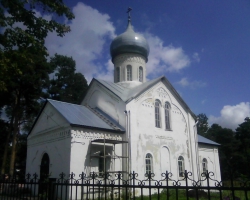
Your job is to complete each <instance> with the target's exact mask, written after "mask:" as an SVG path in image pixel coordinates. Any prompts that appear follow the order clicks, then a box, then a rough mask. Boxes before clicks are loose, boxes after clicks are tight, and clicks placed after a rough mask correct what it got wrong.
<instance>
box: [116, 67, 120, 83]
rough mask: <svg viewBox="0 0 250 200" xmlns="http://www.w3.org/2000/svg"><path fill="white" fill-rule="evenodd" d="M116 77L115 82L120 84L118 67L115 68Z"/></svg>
mask: <svg viewBox="0 0 250 200" xmlns="http://www.w3.org/2000/svg"><path fill="white" fill-rule="evenodd" d="M116 77H117V78H116V80H117V82H120V67H117V68H116Z"/></svg>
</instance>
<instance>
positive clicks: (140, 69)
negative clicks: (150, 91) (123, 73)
mask: <svg viewBox="0 0 250 200" xmlns="http://www.w3.org/2000/svg"><path fill="white" fill-rule="evenodd" d="M139 82H143V68H142V66H140V67H139Z"/></svg>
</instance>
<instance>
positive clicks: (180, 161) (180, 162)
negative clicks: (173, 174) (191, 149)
mask: <svg viewBox="0 0 250 200" xmlns="http://www.w3.org/2000/svg"><path fill="white" fill-rule="evenodd" d="M178 170H179V177H184V170H185V166H184V158H183V157H182V156H179V158H178Z"/></svg>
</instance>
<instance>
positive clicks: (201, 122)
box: [197, 113, 209, 136]
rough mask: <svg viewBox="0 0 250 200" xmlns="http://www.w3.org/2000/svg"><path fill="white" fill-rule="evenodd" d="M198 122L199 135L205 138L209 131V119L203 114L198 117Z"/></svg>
mask: <svg viewBox="0 0 250 200" xmlns="http://www.w3.org/2000/svg"><path fill="white" fill-rule="evenodd" d="M197 120H198V124H197V132H198V134H199V135H202V136H205V135H206V132H207V131H208V129H209V127H208V118H207V116H206V114H204V113H201V114H199V115H197Z"/></svg>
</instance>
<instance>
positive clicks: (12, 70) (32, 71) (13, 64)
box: [0, 0, 74, 175]
mask: <svg viewBox="0 0 250 200" xmlns="http://www.w3.org/2000/svg"><path fill="white" fill-rule="evenodd" d="M37 11H41V12H43V14H50V15H52V16H53V17H52V19H51V20H46V19H44V18H42V17H39V16H38V15H37V13H36V12H37ZM61 16H65V17H66V18H67V19H69V20H70V19H72V18H73V17H74V15H73V14H72V12H71V11H70V9H69V8H67V7H66V6H65V5H64V4H63V2H62V0H54V1H51V0H29V1H25V0H11V1H9V0H0V25H1V28H2V29H3V32H1V33H0V94H1V96H4V97H5V98H4V99H3V98H2V99H1V100H0V107H3V106H5V107H6V110H7V113H8V117H9V129H8V135H7V137H6V138H7V139H6V142H5V147H8V146H9V139H10V138H11V139H12V142H11V143H12V146H11V156H10V170H9V173H10V175H13V173H14V164H15V155H16V143H17V139H18V135H20V132H21V127H22V125H23V124H24V123H26V121H27V119H30V116H32V115H34V113H35V112H37V107H38V104H39V102H38V101H37V100H38V99H39V98H40V97H41V95H42V93H43V88H44V86H45V83H46V82H47V81H48V79H49V77H48V74H49V73H51V72H52V71H53V69H52V68H51V66H50V65H48V64H47V60H46V57H47V56H48V53H47V50H46V47H45V46H44V43H45V42H44V41H45V38H46V36H47V34H48V32H51V31H55V32H57V33H58V35H59V36H63V35H64V33H66V32H68V31H69V30H70V29H69V27H67V26H66V25H65V24H63V23H59V22H58V21H56V20H53V19H54V18H58V17H61ZM5 149H8V148H5ZM6 155H7V151H5V152H4V157H3V164H2V169H1V172H2V173H5V170H4V169H5V163H6V158H7V157H6Z"/></svg>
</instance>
